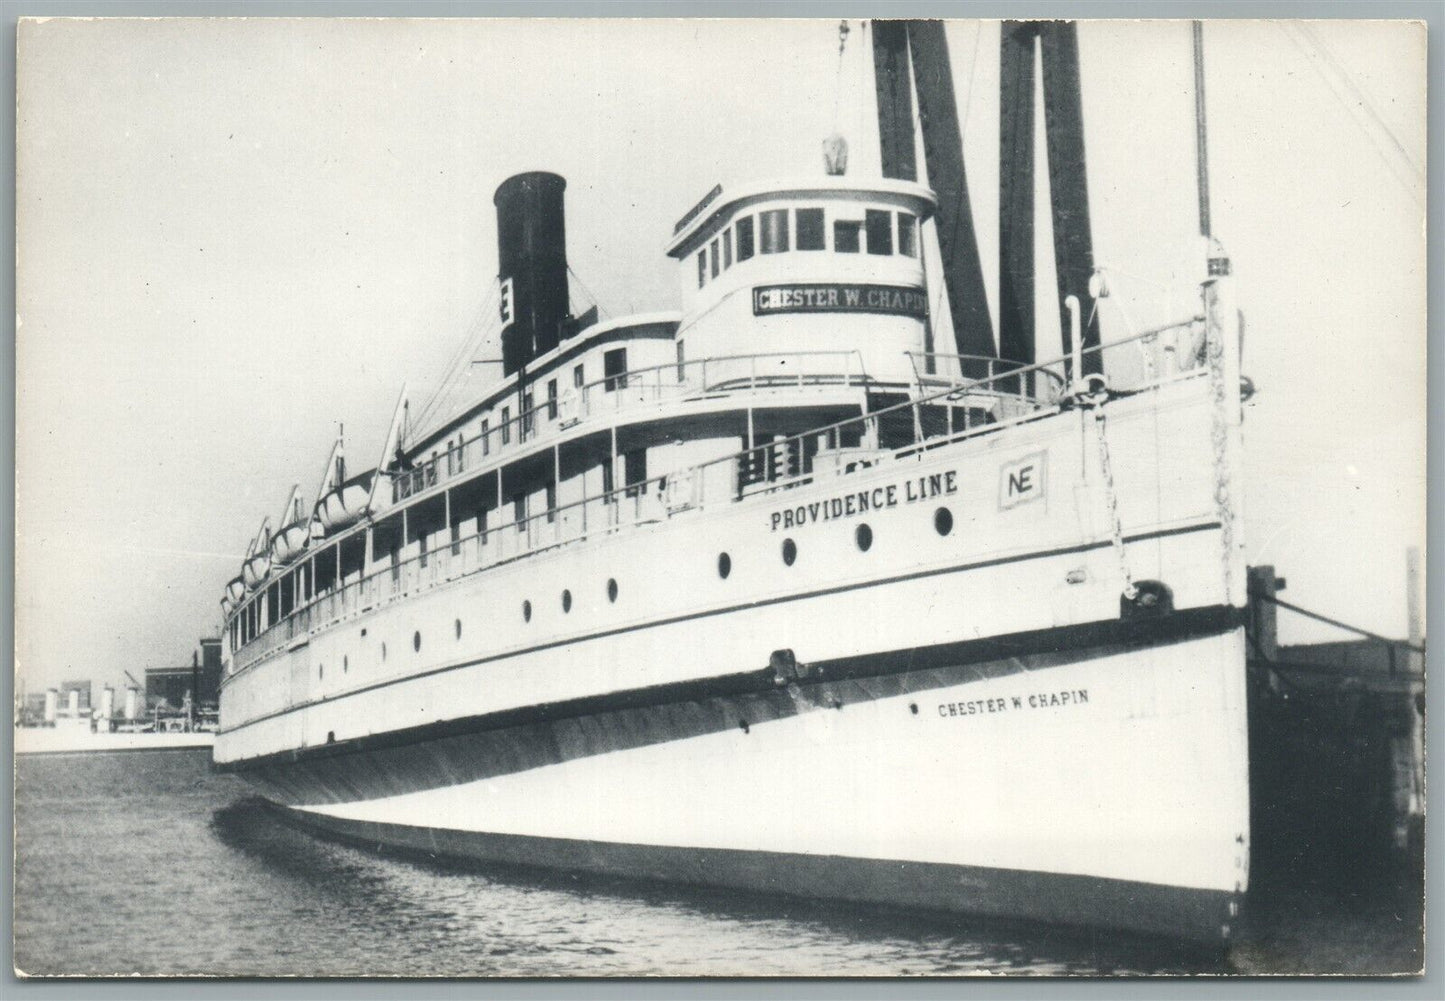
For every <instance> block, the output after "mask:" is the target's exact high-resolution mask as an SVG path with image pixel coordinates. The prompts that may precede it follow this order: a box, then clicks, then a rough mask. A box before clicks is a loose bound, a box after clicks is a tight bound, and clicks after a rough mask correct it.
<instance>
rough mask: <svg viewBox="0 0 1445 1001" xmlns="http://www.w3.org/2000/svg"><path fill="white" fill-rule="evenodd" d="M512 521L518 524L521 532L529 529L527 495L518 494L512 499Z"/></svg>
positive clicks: (518, 529)
mask: <svg viewBox="0 0 1445 1001" xmlns="http://www.w3.org/2000/svg"><path fill="white" fill-rule="evenodd" d="M512 520H513V521H514V522H516V524H517V531H519V532H521V531H523V530H525V529H526V527H527V495H526V494H518V495H517V496H516V497H513V498H512Z"/></svg>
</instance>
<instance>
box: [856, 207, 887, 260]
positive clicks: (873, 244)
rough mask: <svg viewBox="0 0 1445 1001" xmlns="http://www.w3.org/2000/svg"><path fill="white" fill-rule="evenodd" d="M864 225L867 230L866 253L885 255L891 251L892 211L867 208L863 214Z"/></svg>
mask: <svg viewBox="0 0 1445 1001" xmlns="http://www.w3.org/2000/svg"><path fill="white" fill-rule="evenodd" d="M863 225H864V227H865V228H866V229H867V230H868V253H870V254H879V255H887V254H891V253H893V213H892V212H883V211H880V210H879V209H869V210H868V211H867V212H866V213H865V215H864V223H863Z"/></svg>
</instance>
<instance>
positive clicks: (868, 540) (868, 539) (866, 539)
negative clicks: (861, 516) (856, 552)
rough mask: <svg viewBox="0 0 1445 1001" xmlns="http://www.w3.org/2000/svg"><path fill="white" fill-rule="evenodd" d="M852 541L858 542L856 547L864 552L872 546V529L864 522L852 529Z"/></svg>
mask: <svg viewBox="0 0 1445 1001" xmlns="http://www.w3.org/2000/svg"><path fill="white" fill-rule="evenodd" d="M853 541H854V542H856V543H858V548H859V549H861V550H862V551H863V552H865V553H866V552H867V551H868V550H870V549H872V548H873V529H871V528H869V527H868V525H867V524H866V523H865V524H862V525H859V526H858V527H857V528H855V529H854V530H853Z"/></svg>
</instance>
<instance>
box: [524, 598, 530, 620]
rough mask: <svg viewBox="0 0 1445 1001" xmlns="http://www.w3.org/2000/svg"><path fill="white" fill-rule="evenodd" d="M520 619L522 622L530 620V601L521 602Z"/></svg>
mask: <svg viewBox="0 0 1445 1001" xmlns="http://www.w3.org/2000/svg"><path fill="white" fill-rule="evenodd" d="M522 620H523V621H524V622H531V621H532V603H531V602H530V601H524V602H522Z"/></svg>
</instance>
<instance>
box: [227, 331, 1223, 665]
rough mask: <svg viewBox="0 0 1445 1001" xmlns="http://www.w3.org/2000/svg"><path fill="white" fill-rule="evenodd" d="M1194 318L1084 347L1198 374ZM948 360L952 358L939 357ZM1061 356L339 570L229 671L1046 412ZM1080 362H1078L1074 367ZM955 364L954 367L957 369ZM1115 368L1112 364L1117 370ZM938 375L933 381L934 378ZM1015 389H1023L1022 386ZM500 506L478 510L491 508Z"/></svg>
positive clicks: (1123, 363)
mask: <svg viewBox="0 0 1445 1001" xmlns="http://www.w3.org/2000/svg"><path fill="white" fill-rule="evenodd" d="M1203 336H1204V328H1203V322H1202V319H1200V318H1198V317H1195V318H1192V319H1190V320H1186V321H1183V322H1181V323H1176V324H1170V325H1168V326H1164V327H1158V328H1155V329H1152V330H1148V331H1144V332H1142V333H1140V334H1136V335H1134V336H1133V337H1130V338H1127V339H1125V340H1122V341H1115V342H1112V343H1109V344H1104V345H1100V346H1098V347H1095V348H1091V349H1089V350H1088V351H1086V352H1084V353H1083V354H1084V356H1085V357H1088V356H1089V355H1090V354H1096V355H1097V357H1098V358H1099V360H1100V363H1101V367H1102V368H1103V369H1104V372H1105V373H1107V374H1108V379H1109V382H1110V384H1111V385H1113V386H1114V387H1115V388H1120V389H1135V388H1142V387H1144V386H1147V385H1150V384H1158V383H1161V382H1165V381H1168V380H1170V379H1173V378H1178V377H1181V376H1188V375H1189V374H1190V373H1191V370H1194V371H1196V372H1202V371H1204V369H1203V368H1202V366H1201V363H1200V359H1201V358H1202V350H1203V345H1204V341H1203ZM939 357H942V358H949V357H952V358H955V360H956V356H939ZM1068 367H1069V366H1068V362H1067V360H1066V359H1061V360H1057V361H1051V362H1046V363H1040V364H1034V365H1024V366H1013V367H1004V366H999V367H998V368H996V369H995V370H993V371H992V372H986V373H985V374H984V375H982V376H980V377H978V378H974V379H969V378H966V377H964V376H962V375H959V376H958V377H952V376H939V375H936V374H929V375H928V377H927V378H928V380H929V381H927V382H925V380H923V379H920V380H919V385H920V388H921V389H922V390H923V391H922V392H919V393H917V394H916V395H914V396H913V398H911V399H909V400H908V401H906V402H903V403H899V404H896V405H894V406H890V407H886V408H883V409H880V410H876V411H872V412H870V413H867V414H863V415H861V416H859V417H853V418H849V419H847V420H843V421H839V422H836V423H834V424H830V425H826V426H824V427H819V428H813V429H811V430H809V431H807V432H805V433H803V434H798V435H792V436H788V437H779V438H776V439H774V440H773V441H771V442H767V443H763V444H754V446H753V447H752V448H747V449H743V450H741V451H738V452H733V453H731V454H728V455H725V456H722V457H720V458H718V459H715V460H712V461H710V462H706V463H702V464H700V465H696V466H693V467H690V468H687V469H683V470H679V471H675V472H671V473H668V474H666V475H664V476H658V477H654V478H652V479H649V480H646V481H645V482H640V483H635V484H629V485H627V486H624V487H621V488H619V489H616V490H611V491H607V492H604V493H600V494H596V495H593V496H590V497H583V498H582V499H580V500H577V501H573V502H570V503H566V504H560V505H557V506H554V507H550V508H548V509H546V510H544V511H541V512H538V513H536V514H532V515H529V516H527V517H524V518H522V519H520V520H514V521H510V522H504V523H502V524H499V525H497V526H495V527H492V526H488V527H487V528H485V529H483V530H480V531H476V532H473V533H472V534H469V535H466V536H460V537H458V538H455V539H448V538H446V537H444V536H440V535H439V536H438V538H439V539H440V541H439V542H438V543H436V544H435V548H431V549H429V551H427V552H422V553H417V554H415V555H412V556H410V557H408V558H406V559H401V560H397V561H396V562H395V563H393V564H391V565H383V566H381V567H380V568H378V569H375V570H373V571H372V572H371V573H369V574H363V575H359V576H358V575H350V576H349V577H348V578H347V579H345V580H343V581H342V582H341V584H340V586H334V587H331V588H330V589H328V590H327V591H325V592H323V593H322V594H320V595H318V596H316V597H314V598H312V599H311V600H310V601H309V602H308V603H307V604H305V605H303V606H302V607H300V608H298V609H296V610H295V611H293V612H291V613H290V614H289V615H286V616H285V617H283V618H282V619H281V621H279V622H278V623H276V624H275V625H274V626H271V627H270V628H267V629H265V630H264V631H262V632H261V633H260V634H259V635H257V636H256V637H255V638H254V639H253V640H251V641H250V642H249V643H247V644H245V645H244V646H242V648H241V649H240V651H238V654H237V656H236V658H235V661H234V667H235V670H244V669H245V668H246V667H248V666H250V665H252V664H254V663H257V662H259V661H261V660H263V659H265V658H266V657H267V656H268V655H270V654H271V653H272V652H273V651H275V650H276V649H277V648H278V647H280V646H283V645H285V644H286V643H288V642H290V641H291V640H293V639H295V638H297V637H300V636H304V635H306V634H307V633H308V632H310V631H311V630H313V629H316V628H320V627H325V626H327V625H330V624H333V623H335V622H337V621H340V620H342V619H345V618H347V617H349V616H352V615H355V614H358V613H360V612H364V611H369V610H370V609H372V608H375V607H377V606H379V605H382V604H385V603H387V602H390V601H394V600H397V599H399V598H402V597H405V596H408V595H411V594H413V593H415V592H417V591H420V590H425V589H428V588H431V587H435V586H439V585H441V584H445V583H447V582H448V581H451V580H455V579H457V578H459V577H463V576H467V575H469V574H472V573H475V572H477V571H479V570H484V569H486V568H488V567H492V566H496V565H498V564H500V563H505V562H509V561H512V560H515V559H519V558H521V557H525V556H528V555H531V554H534V553H538V552H542V551H545V550H549V549H553V548H555V547H557V546H561V545H567V544H571V543H575V542H580V541H582V540H584V539H586V538H588V537H590V536H596V535H599V534H609V533H613V532H618V531H622V530H625V529H628V528H631V527H634V526H637V525H641V524H648V523H653V522H661V521H664V520H666V519H668V518H671V517H676V516H678V515H681V514H683V513H685V512H689V511H695V510H700V509H702V508H705V507H709V506H719V505H724V504H731V503H733V502H735V501H737V500H739V499H741V498H743V497H749V496H753V495H755V494H763V493H772V492H776V491H782V490H790V489H794V488H796V487H799V486H802V485H804V484H807V483H811V482H813V481H815V480H816V479H817V478H819V477H823V476H846V475H849V474H851V473H854V472H856V471H859V470H861V469H865V468H868V467H871V466H875V465H878V464H879V463H883V462H888V461H894V460H897V459H903V458H908V457H910V456H913V455H916V454H917V453H918V452H919V451H921V450H924V449H932V448H936V447H939V446H940V445H944V444H948V443H951V442H955V441H960V440H963V439H965V438H968V437H971V436H974V435H978V434H985V433H992V432H996V431H998V430H1000V429H1001V428H1003V427H1007V426H1010V425H1013V424H1017V423H1021V422H1024V421H1027V420H1032V419H1034V418H1036V417H1038V416H1041V415H1043V414H1047V413H1052V412H1055V411H1057V410H1058V409H1059V408H1060V407H1062V406H1063V405H1065V403H1066V402H1067V400H1068V398H1069V388H1068V387H1069V385H1070V382H1069V379H1068V374H1069V373H1068ZM1086 367H1087V366H1086ZM965 371H966V370H965ZM1116 373H1122V377H1121V376H1119V375H1117V374H1116ZM939 380H941V381H942V382H943V383H944V385H942V386H941V387H939V386H937V385H934V384H933V382H934V381H939ZM1024 387H1026V388H1027V392H1025V391H1023V388H1024ZM504 510H505V508H493V509H490V511H489V513H496V514H497V515H498V516H499V517H500V515H501V512H502V511H504Z"/></svg>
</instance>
